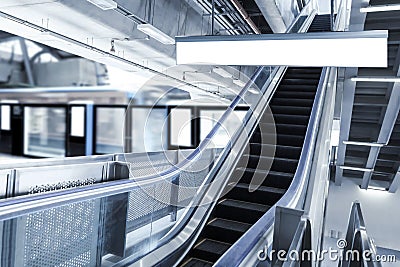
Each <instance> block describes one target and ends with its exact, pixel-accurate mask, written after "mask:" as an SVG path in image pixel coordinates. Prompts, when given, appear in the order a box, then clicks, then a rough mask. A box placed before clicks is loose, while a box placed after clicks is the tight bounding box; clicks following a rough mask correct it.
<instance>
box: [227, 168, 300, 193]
mask: <svg viewBox="0 0 400 267" xmlns="http://www.w3.org/2000/svg"><path fill="white" fill-rule="evenodd" d="M235 174H236V175H239V174H240V175H242V178H241V179H240V183H246V184H249V183H250V182H251V180H252V179H253V177H254V176H255V175H256V176H257V178H261V179H262V178H264V177H265V178H264V181H263V183H262V185H264V186H268V187H275V188H281V189H287V188H288V187H289V185H290V183H291V182H292V179H293V176H294V174H293V173H285V172H276V171H269V172H268V171H262V170H255V169H248V168H238V170H237V171H235V172H234V174H233V175H235Z"/></svg>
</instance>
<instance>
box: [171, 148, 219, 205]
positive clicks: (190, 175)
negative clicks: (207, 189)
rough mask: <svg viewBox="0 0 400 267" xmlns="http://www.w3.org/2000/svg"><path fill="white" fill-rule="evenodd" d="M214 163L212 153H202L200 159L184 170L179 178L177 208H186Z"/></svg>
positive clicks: (211, 151) (210, 151) (209, 151)
mask: <svg viewBox="0 0 400 267" xmlns="http://www.w3.org/2000/svg"><path fill="white" fill-rule="evenodd" d="M213 161H214V151H213V150H211V149H210V150H207V151H204V152H203V153H202V154H201V156H200V158H199V159H197V160H196V161H195V162H194V163H193V164H191V165H189V166H188V167H187V168H185V169H184V170H183V171H182V172H181V175H180V177H179V195H178V204H179V206H181V207H182V206H186V205H187V204H188V203H189V202H190V201H191V200H192V198H193V196H194V195H195V194H196V192H197V190H198V187H199V186H200V185H201V184H202V183H203V182H204V179H205V178H206V177H207V175H208V173H209V171H210V169H211V167H212V164H213Z"/></svg>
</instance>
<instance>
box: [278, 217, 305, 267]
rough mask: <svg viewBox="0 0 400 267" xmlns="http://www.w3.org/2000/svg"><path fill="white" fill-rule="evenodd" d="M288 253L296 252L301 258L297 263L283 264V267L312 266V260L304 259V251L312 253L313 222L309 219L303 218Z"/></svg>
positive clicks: (288, 262) (286, 262) (287, 262)
mask: <svg viewBox="0 0 400 267" xmlns="http://www.w3.org/2000/svg"><path fill="white" fill-rule="evenodd" d="M288 251H290V253H294V252H296V253H295V254H296V255H300V256H301V257H299V259H298V260H297V261H285V262H283V264H282V267H297V266H301V267H311V266H312V264H311V261H312V259H311V258H308V257H307V258H306V257H303V256H304V255H305V254H304V253H303V252H304V251H311V222H310V220H309V219H308V218H307V217H302V218H301V220H300V222H299V224H298V226H297V229H296V232H295V234H294V236H293V240H292V243H291V244H290V247H289V249H288Z"/></svg>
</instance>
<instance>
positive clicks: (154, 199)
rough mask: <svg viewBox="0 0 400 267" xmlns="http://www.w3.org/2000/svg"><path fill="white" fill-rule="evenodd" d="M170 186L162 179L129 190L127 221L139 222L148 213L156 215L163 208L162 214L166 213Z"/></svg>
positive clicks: (169, 197)
mask: <svg viewBox="0 0 400 267" xmlns="http://www.w3.org/2000/svg"><path fill="white" fill-rule="evenodd" d="M171 186H172V184H171V183H170V182H169V181H163V182H160V183H157V184H154V185H151V186H147V187H143V188H140V189H137V190H135V191H134V192H131V193H130V194H129V205H128V219H127V220H128V222H129V223H135V222H138V224H141V223H140V220H143V219H144V218H145V217H146V216H149V215H150V214H153V215H154V216H155V217H156V216H157V213H158V212H159V211H161V210H165V212H164V213H163V214H164V216H165V215H167V214H168V207H169V206H170V205H169V202H170V199H171ZM155 217H154V218H155ZM154 218H148V219H154ZM146 220H147V219H146Z"/></svg>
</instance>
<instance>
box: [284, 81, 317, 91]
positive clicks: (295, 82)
mask: <svg viewBox="0 0 400 267" xmlns="http://www.w3.org/2000/svg"><path fill="white" fill-rule="evenodd" d="M318 82H319V79H283V80H282V82H281V83H280V85H311V86H314V87H316V86H317V85H318ZM314 90H315V88H314Z"/></svg>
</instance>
